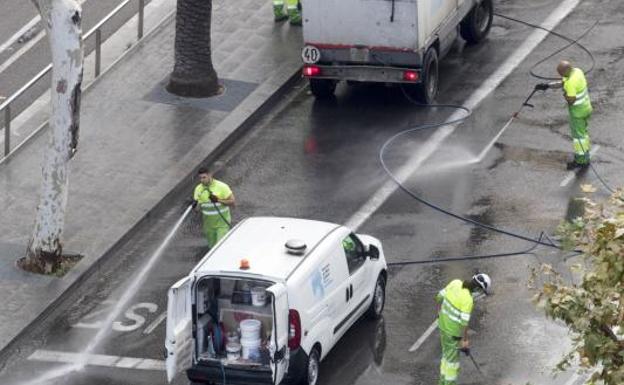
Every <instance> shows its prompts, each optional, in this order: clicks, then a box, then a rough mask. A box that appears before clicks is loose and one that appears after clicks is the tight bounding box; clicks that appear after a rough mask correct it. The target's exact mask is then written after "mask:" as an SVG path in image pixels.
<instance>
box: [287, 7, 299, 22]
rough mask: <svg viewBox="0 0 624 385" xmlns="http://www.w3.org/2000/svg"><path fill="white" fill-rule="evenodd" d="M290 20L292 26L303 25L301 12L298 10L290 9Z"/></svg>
mask: <svg viewBox="0 0 624 385" xmlns="http://www.w3.org/2000/svg"><path fill="white" fill-rule="evenodd" d="M288 18H289V19H290V25H301V24H302V20H301V12H300V11H299V10H298V9H296V8H295V9H289V10H288Z"/></svg>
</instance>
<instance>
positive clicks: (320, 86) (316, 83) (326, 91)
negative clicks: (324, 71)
mask: <svg viewBox="0 0 624 385" xmlns="http://www.w3.org/2000/svg"><path fill="white" fill-rule="evenodd" d="M310 91H312V95H314V96H315V97H316V98H317V99H327V98H329V97H332V96H333V95H334V91H336V81H335V80H330V79H310Z"/></svg>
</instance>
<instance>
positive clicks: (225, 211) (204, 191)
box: [193, 178, 232, 227]
mask: <svg viewBox="0 0 624 385" xmlns="http://www.w3.org/2000/svg"><path fill="white" fill-rule="evenodd" d="M210 193H212V194H214V195H216V196H217V198H219V199H227V198H229V197H231V196H232V190H231V189H230V187H229V186H228V185H227V184H225V183H223V182H221V181H218V180H216V179H214V178H213V179H212V182H210V186H205V185H204V184H203V183H200V184H198V185H197V186H196V187H195V191H194V192H193V199H195V200H196V201H197V202H198V203H199V207H200V208H201V212H202V215H203V217H204V225H205V226H211V227H217V226H227V223H225V222H224V221H223V218H221V215H223V217H224V218H225V219H226V220H227V221H228V222H230V223H232V217H231V214H230V208H229V207H228V206H226V205H224V204H223V203H220V202H217V203H212V202H211V201H210ZM215 206H216V207H215ZM217 209H218V210H217ZM219 211H220V212H221V214H220V215H219Z"/></svg>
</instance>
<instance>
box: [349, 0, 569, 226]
mask: <svg viewBox="0 0 624 385" xmlns="http://www.w3.org/2000/svg"><path fill="white" fill-rule="evenodd" d="M579 2H580V0H566V1H563V2H562V3H561V5H559V6H558V7H557V8H556V9H555V10H554V11H553V12H552V13H551V14H550V15H549V16H548V18H547V19H546V20H545V21H544V22H543V23H542V25H541V26H542V27H543V28H545V29H550V30H552V29H554V28H555V27H556V26H557V25H558V24H559V23H560V22H561V21H562V20H563V19H564V18H565V17H566V16H567V15H568V14H569V13H570V12H571V11H572V10H573V9H574V8H575V7H576V6H577V5H578V4H579ZM547 36H548V32H546V31H544V30H541V29H535V30H534V31H533V32H532V33H531V34H530V35H529V37H528V38H527V39H526V40H525V41H524V42H523V43H522V45H520V47H518V48H517V49H516V50H515V51H514V52H513V53H512V54H511V56H509V57H508V58H507V60H505V62H504V63H503V64H502V65H501V66H500V67H498V69H497V70H496V71H495V72H494V73H493V74H492V75H490V77H488V78H487V79H486V80H485V81H484V82H483V84H482V85H481V87H479V88H478V89H477V90H476V91H475V92H473V93H472V95H470V97H469V98H468V100H467V101H466V102H465V103H464V105H465V106H466V107H468V108H469V109H471V110H472V109H474V108H475V107H477V106H478V105H479V104H480V103H481V102H482V101H483V99H485V98H486V97H487V96H488V95H489V94H490V93H492V91H494V90H495V89H496V88H497V87H498V86H499V85H500V84H501V83H502V82H503V80H505V79H506V78H507V76H509V74H511V72H512V71H513V70H514V69H515V68H517V67H518V65H520V63H522V61H524V59H526V57H527V56H529V54H530V53H531V52H532V51H533V50H534V49H535V47H537V46H538V45H539V44H540V43H541V42H542V41H543V40H544V39H545V38H546V37H547ZM464 114H465V112H463V111H457V112H455V113H453V114H452V115H451V116H450V118H448V119H447V120H446V121H447V122H450V121H453V120H456V119H459V118H461V117H462V116H463V115H464ZM456 128H457V125H453V126H443V127H441V128H439V129H438V130H436V131H435V132H434V133H433V135H432V136H431V138H430V139H429V140H428V141H427V142H425V143H423V144H422V145H421V146H420V147H419V148H418V149H417V150H416V151H415V152H414V155H412V156H411V157H410V159H409V160H408V161H407V162H406V163H405V164H404V165H403V166H402V167H401V168H400V169H399V170H398V172H397V173H396V174H395V176H396V177H397V179H398V180H399V181H405V180H406V179H407V178H408V177H409V176H410V175H411V174H413V173H414V172H415V171H416V170H417V169H418V168H419V167H420V166H421V165H422V164H423V163H424V161H425V160H427V159H428V158H429V157H430V156H431V155H432V154H433V153H434V152H435V151H436V150H437V149H438V148H439V147H440V145H441V144H442V142H443V141H444V140H445V139H446V138H447V137H448V136H449V135H451V134H452V133H453V132H454V131H455V129H456ZM397 188H398V186H397V184H396V183H395V182H394V181H393V180H388V181H387V182H386V183H385V184H384V185H383V186H382V187H381V188H380V189H379V190H377V192H375V194H373V196H372V197H371V198H370V199H369V200H368V201H367V202H366V203H365V204H364V205H363V206H362V207H361V208H360V209H359V210H358V211H357V212H356V213H355V214H354V215H353V216H352V217H351V218H350V219H349V221H347V226H348V227H350V228H351V229H353V230H357V229H358V228H359V227H360V226H361V225H362V224H364V222H366V221H367V220H368V218H370V217H371V216H372V214H373V213H375V211H377V210H378V209H379V207H380V206H381V205H382V204H383V203H384V202H385V201H386V200H387V199H388V198H389V197H390V195H391V194H392V193H394V192H395V191H396V189H397Z"/></svg>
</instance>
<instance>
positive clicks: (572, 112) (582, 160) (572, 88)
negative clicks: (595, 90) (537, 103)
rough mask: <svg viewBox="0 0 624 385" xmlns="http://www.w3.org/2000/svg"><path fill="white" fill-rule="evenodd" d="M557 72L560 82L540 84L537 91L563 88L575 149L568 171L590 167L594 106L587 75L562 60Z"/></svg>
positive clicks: (536, 87)
mask: <svg viewBox="0 0 624 385" xmlns="http://www.w3.org/2000/svg"><path fill="white" fill-rule="evenodd" d="M557 72H558V73H559V75H561V80H560V81H555V82H550V83H539V84H537V85H536V86H535V89H536V90H542V91H545V90H547V89H551V88H552V89H559V88H563V97H564V99H565V101H566V102H567V104H568V113H569V116H570V132H571V135H572V145H573V147H574V160H572V161H571V162H569V163H568V164H567V169H568V170H573V169H575V168H584V167H587V166H589V162H590V159H589V150H590V146H591V142H590V140H589V131H588V122H589V118H590V117H591V115H592V111H593V109H592V105H591V101H590V99H589V90H588V88H587V80H586V79H585V74H584V73H583V70H582V69H580V68H576V67H572V64H570V62H569V61H567V60H562V61H561V62H559V65H558V66H557Z"/></svg>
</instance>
